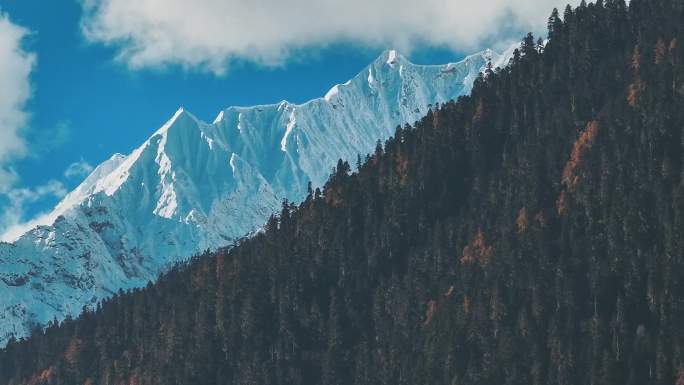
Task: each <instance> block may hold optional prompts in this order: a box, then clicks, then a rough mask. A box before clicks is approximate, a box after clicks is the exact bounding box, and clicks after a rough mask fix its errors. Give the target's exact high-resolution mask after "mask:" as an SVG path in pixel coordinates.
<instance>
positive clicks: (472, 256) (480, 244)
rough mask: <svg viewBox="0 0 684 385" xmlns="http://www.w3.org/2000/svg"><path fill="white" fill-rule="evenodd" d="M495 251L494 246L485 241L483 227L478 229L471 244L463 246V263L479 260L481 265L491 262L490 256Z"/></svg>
mask: <svg viewBox="0 0 684 385" xmlns="http://www.w3.org/2000/svg"><path fill="white" fill-rule="evenodd" d="M493 251H494V250H493V249H492V247H491V246H489V245H487V244H486V243H485V239H484V234H483V233H482V229H478V230H477V233H476V234H475V238H473V241H472V242H471V244H470V245H466V247H464V248H463V255H462V256H461V264H465V263H469V262H473V261H475V260H477V261H478V262H479V263H480V265H482V266H484V265H486V264H487V263H489V258H490V257H491V256H492V253H493Z"/></svg>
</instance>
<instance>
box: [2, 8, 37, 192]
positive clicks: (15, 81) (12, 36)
mask: <svg viewBox="0 0 684 385" xmlns="http://www.w3.org/2000/svg"><path fill="white" fill-rule="evenodd" d="M27 34H28V31H27V30H26V29H25V28H22V27H20V26H17V25H16V24H13V23H12V22H11V21H10V20H9V17H8V16H7V15H6V14H4V13H0V138H1V140H0V193H3V192H6V191H8V189H9V188H11V186H12V185H13V183H14V182H15V181H16V180H17V176H16V174H15V173H14V171H13V170H12V169H11V168H10V167H9V165H8V164H9V162H11V161H12V160H13V159H14V158H15V157H17V156H21V155H23V154H24V152H25V150H26V147H25V143H24V140H23V139H22V136H21V131H22V129H23V128H25V126H26V123H27V121H28V118H29V114H28V112H27V111H26V102H27V101H28V99H29V98H30V97H31V81H30V75H31V71H32V70H33V66H34V63H35V55H34V54H33V53H30V52H27V51H26V50H25V49H24V47H23V45H22V43H23V40H24V38H25V37H26V35H27Z"/></svg>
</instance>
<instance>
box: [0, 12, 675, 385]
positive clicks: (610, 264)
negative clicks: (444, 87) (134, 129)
mask: <svg viewBox="0 0 684 385" xmlns="http://www.w3.org/2000/svg"><path fill="white" fill-rule="evenodd" d="M359 163H363V164H361V165H360V168H359V171H358V172H353V173H352V172H350V167H349V165H348V164H346V163H343V162H340V163H339V164H338V165H337V167H336V168H335V169H334V170H333V174H332V176H331V178H330V180H329V181H328V182H327V184H326V185H325V187H324V188H323V189H322V191H318V190H316V191H311V192H310V194H309V196H308V197H307V199H306V200H305V201H304V202H302V203H301V204H299V205H298V206H295V205H292V204H289V203H286V204H284V205H283V208H282V212H281V213H280V215H279V216H278V217H273V218H271V220H270V221H269V222H268V224H267V225H266V226H265V229H264V231H263V232H261V233H259V234H257V235H255V236H253V237H251V238H249V239H245V240H243V241H242V242H240V243H239V244H238V245H237V246H236V247H234V248H231V249H230V250H225V251H221V252H217V253H214V254H206V255H202V256H199V257H197V258H195V259H194V260H193V261H192V262H190V263H188V264H186V265H182V266H178V267H177V268H175V269H173V270H171V271H170V272H168V273H167V274H165V275H164V276H163V277H162V278H161V279H160V280H159V281H158V282H157V283H156V284H154V285H152V284H150V285H149V286H148V287H147V288H146V289H144V290H139V291H135V292H132V293H126V294H123V293H121V294H119V295H117V296H115V297H114V298H113V299H111V300H109V301H107V302H106V303H104V304H103V305H102V306H101V307H99V308H98V310H97V311H95V312H87V313H84V314H83V315H82V316H81V317H80V318H79V319H77V320H67V321H65V322H63V323H61V324H60V325H53V326H51V327H49V328H48V329H47V330H46V331H44V332H43V331H40V330H36V331H35V332H34V334H33V336H32V337H31V338H30V339H28V340H26V341H19V342H11V343H10V344H9V345H8V347H7V348H6V349H5V350H3V351H1V352H0V383H2V384H255V385H256V384H326V385H332V384H340V385H341V384H387V385H399V384H407V385H414V384H425V385H433V384H458V385H478V384H483V385H484V384H521V385H523V384H525V385H528V384H568V385H575V384H616V385H617V384H635V385H637V384H638V385H641V384H668V385H684V168H683V167H682V166H683V164H684V4H683V2H682V1H680V0H632V1H631V2H630V4H629V6H626V5H625V2H624V1H622V0H606V1H600V0H599V1H597V2H596V3H592V4H588V5H586V4H584V3H583V4H582V5H580V6H579V7H578V8H576V9H570V8H567V9H566V10H565V11H564V13H563V14H562V15H560V16H559V15H558V12H555V11H554V13H553V14H552V16H551V18H550V19H549V40H548V42H547V43H546V44H545V45H544V46H542V45H541V41H539V42H536V41H535V39H534V38H533V37H532V36H531V35H529V36H528V37H527V38H526V39H525V40H524V42H523V45H522V47H521V49H520V50H519V52H517V53H516V55H515V57H514V58H513V59H512V62H511V64H510V66H509V67H507V68H504V69H501V70H490V71H488V73H487V74H486V75H485V76H483V77H482V78H481V79H479V80H478V81H477V82H476V85H475V87H474V89H473V92H472V95H471V96H469V97H462V98H460V99H459V100H458V101H456V102H451V103H447V104H445V105H442V106H439V107H438V108H436V109H434V111H432V112H430V113H428V115H427V116H426V117H425V118H424V119H422V120H421V121H419V122H417V123H416V125H415V127H405V128H399V129H397V131H396V135H395V136H394V138H393V139H390V140H388V141H387V142H386V143H384V145H382V144H380V143H379V144H378V147H377V149H376V151H375V153H374V154H371V155H370V156H368V157H367V158H366V159H365V161H363V162H361V160H360V161H359Z"/></svg>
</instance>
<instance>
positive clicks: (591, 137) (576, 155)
mask: <svg viewBox="0 0 684 385" xmlns="http://www.w3.org/2000/svg"><path fill="white" fill-rule="evenodd" d="M596 135H598V122H597V121H595V120H592V121H590V122H589V123H587V128H586V129H585V130H584V131H583V132H582V133H581V134H580V136H579V138H577V140H576V141H575V144H574V146H573V147H572V153H571V154H570V159H569V160H568V161H567V162H566V163H565V167H564V168H563V175H562V179H561V183H563V185H565V187H567V188H568V189H570V190H572V189H573V188H575V186H577V183H578V182H579V176H578V175H577V169H578V167H579V166H580V165H581V164H582V162H583V158H584V157H586V154H587V153H588V152H589V149H591V146H592V145H593V144H594V141H595V140H596Z"/></svg>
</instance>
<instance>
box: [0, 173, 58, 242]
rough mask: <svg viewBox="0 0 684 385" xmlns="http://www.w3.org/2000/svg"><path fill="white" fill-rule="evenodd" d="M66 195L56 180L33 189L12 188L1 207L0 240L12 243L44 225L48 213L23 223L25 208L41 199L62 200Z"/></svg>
mask: <svg viewBox="0 0 684 385" xmlns="http://www.w3.org/2000/svg"><path fill="white" fill-rule="evenodd" d="M66 193H67V190H66V188H65V187H64V185H63V184H62V183H61V182H59V181H56V180H50V181H49V182H48V183H46V184H45V185H42V186H38V187H36V188H34V189H29V188H13V189H11V190H10V191H8V192H7V193H6V194H5V197H6V198H7V201H8V202H7V204H6V205H5V206H4V207H3V213H2V216H0V227H1V228H2V229H4V230H3V234H2V236H0V240H1V241H5V242H13V241H15V240H16V239H17V238H19V237H20V236H21V235H22V234H24V233H26V232H27V231H29V230H31V229H33V228H34V227H36V226H37V225H40V224H45V223H46V220H47V218H48V217H49V213H40V214H38V215H36V216H34V218H33V219H31V220H29V221H24V216H25V209H26V207H27V206H28V205H30V204H33V203H36V202H38V201H40V200H42V199H46V198H53V199H54V198H57V199H59V198H62V197H64V195H66Z"/></svg>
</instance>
